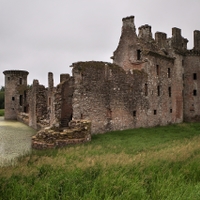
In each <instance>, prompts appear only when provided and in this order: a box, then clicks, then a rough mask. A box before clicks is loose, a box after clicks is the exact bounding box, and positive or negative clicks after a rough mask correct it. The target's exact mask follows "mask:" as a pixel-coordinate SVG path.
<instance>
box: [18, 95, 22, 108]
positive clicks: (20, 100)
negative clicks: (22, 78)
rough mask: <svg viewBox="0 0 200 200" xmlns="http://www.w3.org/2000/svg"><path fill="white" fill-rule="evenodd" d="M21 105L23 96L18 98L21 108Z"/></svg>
mask: <svg viewBox="0 0 200 200" xmlns="http://www.w3.org/2000/svg"><path fill="white" fill-rule="evenodd" d="M22 103H23V96H22V95H20V96H19V105H20V106H22Z"/></svg>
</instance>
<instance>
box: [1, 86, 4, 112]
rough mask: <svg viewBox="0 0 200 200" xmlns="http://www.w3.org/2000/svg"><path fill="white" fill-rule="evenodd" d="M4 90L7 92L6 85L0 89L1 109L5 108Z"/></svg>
mask: <svg viewBox="0 0 200 200" xmlns="http://www.w3.org/2000/svg"><path fill="white" fill-rule="evenodd" d="M4 92H5V87H3V86H1V89H0V109H4Z"/></svg>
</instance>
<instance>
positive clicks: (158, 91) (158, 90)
mask: <svg viewBox="0 0 200 200" xmlns="http://www.w3.org/2000/svg"><path fill="white" fill-rule="evenodd" d="M157 94H158V96H160V86H159V85H158V86H157Z"/></svg>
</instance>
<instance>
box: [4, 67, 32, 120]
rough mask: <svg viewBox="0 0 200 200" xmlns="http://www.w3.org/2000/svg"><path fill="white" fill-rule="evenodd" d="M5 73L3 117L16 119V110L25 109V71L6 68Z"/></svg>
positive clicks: (26, 74)
mask: <svg viewBox="0 0 200 200" xmlns="http://www.w3.org/2000/svg"><path fill="white" fill-rule="evenodd" d="M3 73H4V75H5V119H8V120H15V119H17V113H18V112H24V111H25V110H26V107H25V103H26V89H27V76H28V74H29V73H28V72H27V71H22V70H6V71H4V72H3Z"/></svg>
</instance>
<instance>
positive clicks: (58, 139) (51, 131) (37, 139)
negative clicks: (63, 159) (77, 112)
mask: <svg viewBox="0 0 200 200" xmlns="http://www.w3.org/2000/svg"><path fill="white" fill-rule="evenodd" d="M89 141H91V122H90V121H86V120H72V121H70V122H69V127H68V128H64V129H56V128H55V127H47V128H44V129H42V130H40V131H38V133H37V134H36V135H35V136H33V137H32V147H33V148H35V149H52V148H56V147H58V148H59V147H64V146H67V145H69V144H80V143H84V142H89Z"/></svg>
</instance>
